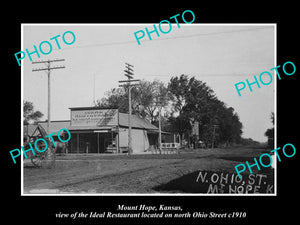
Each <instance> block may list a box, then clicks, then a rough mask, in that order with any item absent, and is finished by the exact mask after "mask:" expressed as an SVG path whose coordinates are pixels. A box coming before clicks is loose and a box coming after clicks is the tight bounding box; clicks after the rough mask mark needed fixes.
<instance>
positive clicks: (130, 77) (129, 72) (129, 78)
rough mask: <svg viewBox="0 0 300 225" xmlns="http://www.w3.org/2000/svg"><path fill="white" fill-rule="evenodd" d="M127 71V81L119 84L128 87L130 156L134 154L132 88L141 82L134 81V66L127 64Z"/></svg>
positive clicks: (121, 81)
mask: <svg viewBox="0 0 300 225" xmlns="http://www.w3.org/2000/svg"><path fill="white" fill-rule="evenodd" d="M125 67H126V70H124V72H125V74H124V75H125V76H126V77H127V80H120V81H119V83H125V84H124V85H119V87H128V111H129V113H128V154H129V155H130V154H131V153H132V138H131V111H132V110H131V87H133V86H137V85H138V84H132V83H131V82H135V81H140V80H134V79H133V69H132V67H133V65H130V64H129V63H125Z"/></svg>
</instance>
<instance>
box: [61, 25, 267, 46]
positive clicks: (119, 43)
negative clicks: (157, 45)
mask: <svg viewBox="0 0 300 225" xmlns="http://www.w3.org/2000/svg"><path fill="white" fill-rule="evenodd" d="M270 28H273V27H271V26H270V27H256V28H250V29H240V30H230V31H216V32H210V33H200V34H190V35H182V36H177V37H176V36H175V37H166V38H161V39H152V40H144V42H146V41H152V42H153V41H165V40H173V39H184V38H192V37H200V36H210V35H220V34H229V33H240V32H247V31H254V30H263V29H270ZM133 43H136V41H121V42H109V43H99V44H90V45H82V46H75V47H70V48H65V49H64V50H68V49H75V48H90V47H101V46H110V45H123V44H133Z"/></svg>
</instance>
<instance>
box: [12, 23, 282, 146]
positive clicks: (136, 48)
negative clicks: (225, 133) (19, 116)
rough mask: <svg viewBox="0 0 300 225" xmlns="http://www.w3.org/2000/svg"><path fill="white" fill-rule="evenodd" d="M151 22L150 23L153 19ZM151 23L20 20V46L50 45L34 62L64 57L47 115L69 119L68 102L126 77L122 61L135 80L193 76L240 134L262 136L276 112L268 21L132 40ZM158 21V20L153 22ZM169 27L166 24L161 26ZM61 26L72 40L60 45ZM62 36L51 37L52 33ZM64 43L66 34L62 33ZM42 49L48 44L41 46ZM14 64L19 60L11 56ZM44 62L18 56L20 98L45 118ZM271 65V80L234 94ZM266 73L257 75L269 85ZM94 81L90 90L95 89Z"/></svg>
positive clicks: (86, 100)
mask: <svg viewBox="0 0 300 225" xmlns="http://www.w3.org/2000/svg"><path fill="white" fill-rule="evenodd" d="M153 24H155V22H154V23H153ZM153 24H60V25H58V24H23V25H22V37H21V39H22V41H21V42H22V45H21V46H22V49H21V50H20V51H25V49H28V51H29V52H32V51H34V47H33V46H34V45H35V46H37V48H38V47H39V44H40V43H41V42H43V41H49V42H50V43H51V44H52V48H53V50H52V52H51V53H50V54H48V55H43V54H41V53H40V58H38V57H37V55H36V54H32V55H31V57H32V60H33V61H39V60H48V59H50V60H51V59H65V61H64V62H53V63H52V64H51V66H60V65H64V66H65V68H64V69H57V70H52V71H51V120H68V119H70V110H69V108H70V107H83V106H92V105H93V101H94V98H95V100H97V99H101V98H102V97H104V94H105V92H106V91H109V90H110V89H112V88H116V87H118V84H119V83H118V81H119V80H124V79H126V77H125V76H124V69H125V62H127V63H130V64H131V65H133V66H134V78H135V79H145V80H148V81H153V80H154V79H158V80H160V81H163V82H164V83H166V84H167V83H168V82H169V80H170V78H171V77H172V76H180V75H181V74H185V75H188V76H190V77H192V76H194V77H195V78H196V79H198V80H202V81H204V82H205V83H206V84H207V85H208V86H209V87H211V88H212V89H213V90H214V92H215V93H216V95H217V97H218V99H220V100H221V101H223V102H225V103H226V105H227V106H228V107H233V108H234V109H235V112H237V114H238V115H239V117H240V120H241V122H242V124H243V137H245V138H252V139H254V140H257V141H261V142H264V141H266V140H267V138H266V137H265V136H264V132H265V131H266V130H267V129H268V128H271V127H272V124H271V119H270V115H271V112H275V113H276V110H275V109H274V100H275V93H276V92H275V90H274V88H275V84H276V78H275V77H276V75H275V77H274V72H273V71H272V72H271V71H270V69H271V68H273V67H275V66H276V65H275V62H276V61H275V58H276V48H275V44H276V43H275V40H276V39H275V35H276V34H275V26H274V24H225V25H224V24H184V23H183V24H180V28H178V27H177V24H176V23H175V24H172V29H171V31H170V32H169V33H167V34H163V33H161V32H159V34H160V36H159V37H158V36H157V35H156V33H152V34H151V37H152V40H149V38H148V37H147V35H145V37H144V38H143V39H140V42H141V45H138V43H137V41H136V40H135V37H134V32H137V31H139V30H143V31H145V27H147V28H148V29H149V30H150V31H151V30H152V29H153ZM156 25H157V26H158V23H156ZM163 29H164V30H168V25H166V26H163ZM66 31H72V32H73V33H74V34H75V37H76V39H75V42H74V43H73V44H71V45H66V44H65V43H64V42H63V40H62V39H61V37H62V35H63V34H64V33H65V32H66ZM57 35H60V37H58V38H57V40H58V41H59V43H60V47H61V49H58V48H57V45H56V43H55V40H50V38H52V37H55V36H57ZM65 38H66V41H67V42H69V41H72V36H71V35H70V34H66V36H65ZM43 50H44V51H45V52H47V51H48V50H49V49H47V44H43ZM16 63H17V62H16ZM44 67H45V64H44V63H39V64H32V63H31V62H30V60H29V58H28V56H27V55H26V57H25V58H24V59H23V60H22V84H23V85H22V97H23V100H27V101H31V102H33V104H34V107H35V110H40V111H41V112H42V113H43V114H44V117H43V118H42V120H45V119H47V74H46V72H45V71H39V72H32V69H36V68H44ZM263 71H269V72H270V73H271V74H272V75H273V78H274V79H273V82H272V83H271V84H270V85H261V88H258V87H257V86H256V85H253V86H252V88H253V92H250V91H249V88H246V89H244V90H243V91H241V95H242V96H241V97H239V96H238V94H237V91H236V89H235V86H234V85H235V84H236V83H238V82H241V81H243V82H246V81H245V80H246V79H248V80H249V82H253V81H254V77H253V76H254V75H256V76H257V78H259V75H260V73H262V72H263ZM269 79H270V78H268V77H267V76H266V77H263V80H264V81H265V82H266V83H267V82H268V81H269ZM94 87H95V88H94Z"/></svg>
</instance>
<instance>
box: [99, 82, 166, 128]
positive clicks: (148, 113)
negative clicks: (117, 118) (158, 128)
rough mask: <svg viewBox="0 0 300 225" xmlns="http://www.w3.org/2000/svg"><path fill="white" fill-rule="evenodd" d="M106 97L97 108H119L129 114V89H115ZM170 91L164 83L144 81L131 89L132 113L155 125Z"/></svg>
mask: <svg viewBox="0 0 300 225" xmlns="http://www.w3.org/2000/svg"><path fill="white" fill-rule="evenodd" d="M105 95H106V96H105V97H104V98H102V99H101V100H97V102H96V106H99V107H107V108H110V107H114V108H119V110H120V112H123V113H127V112H128V87H126V86H125V88H113V89H111V90H110V91H108V92H106V93H105ZM167 95H168V90H167V87H166V86H165V85H164V83H163V82H161V81H158V80H154V81H153V82H150V81H145V80H142V81H140V83H139V85H138V86H135V87H132V88H131V104H132V113H133V114H136V115H139V116H140V117H142V118H144V119H148V120H149V121H150V122H151V123H155V122H156V121H157V119H158V110H159V107H160V106H165V105H167V103H168V100H167Z"/></svg>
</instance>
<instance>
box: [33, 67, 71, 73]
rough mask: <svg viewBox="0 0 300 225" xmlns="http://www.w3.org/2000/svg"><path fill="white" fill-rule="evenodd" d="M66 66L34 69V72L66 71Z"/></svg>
mask: <svg viewBox="0 0 300 225" xmlns="http://www.w3.org/2000/svg"><path fill="white" fill-rule="evenodd" d="M64 68H66V67H65V66H55V67H49V68H39V69H32V72H36V71H42V70H55V69H64Z"/></svg>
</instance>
